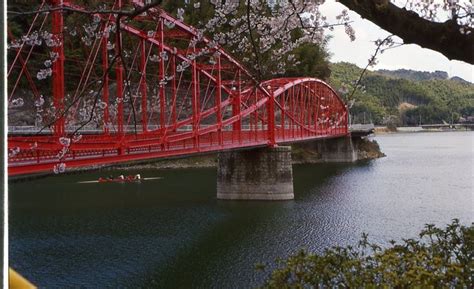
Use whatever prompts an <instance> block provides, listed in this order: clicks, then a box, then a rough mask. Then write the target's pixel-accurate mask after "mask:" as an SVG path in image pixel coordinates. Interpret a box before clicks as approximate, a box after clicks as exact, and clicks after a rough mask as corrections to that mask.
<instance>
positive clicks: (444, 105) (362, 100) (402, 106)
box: [330, 63, 474, 125]
mask: <svg viewBox="0 0 474 289" xmlns="http://www.w3.org/2000/svg"><path fill="white" fill-rule="evenodd" d="M330 68H331V79H330V83H331V84H332V85H333V87H335V88H336V89H340V88H341V87H346V91H348V93H347V94H350V93H351V89H352V86H353V83H354V82H355V81H356V80H357V79H358V78H359V76H360V74H361V72H362V69H361V68H359V67H357V66H355V65H353V64H350V63H336V64H332V65H331V66H330ZM396 77H400V78H396ZM445 78H446V77H445V74H444V73H442V72H440V71H437V72H433V73H428V72H419V73H418V72H417V71H411V70H406V71H405V70H397V71H392V72H389V71H367V73H366V75H365V77H364V78H363V79H362V81H361V85H362V87H363V88H364V89H358V90H357V91H356V92H355V94H354V98H355V100H356V102H355V104H354V106H353V107H352V109H351V113H352V115H353V116H354V117H353V118H355V122H360V121H362V118H363V115H365V116H366V118H370V119H371V120H372V121H373V122H375V123H376V124H383V123H384V119H386V118H388V117H392V116H397V117H398V121H397V122H398V123H400V124H404V125H416V124H419V123H420V120H421V123H423V124H426V123H442V122H443V121H446V122H451V120H453V121H454V122H456V121H457V119H458V118H459V117H460V116H463V117H466V116H469V115H472V114H473V112H474V85H473V84H471V83H469V82H466V81H459V80H449V79H445ZM418 79H426V80H418ZM343 97H344V95H343Z"/></svg>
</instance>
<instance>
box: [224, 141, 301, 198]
mask: <svg viewBox="0 0 474 289" xmlns="http://www.w3.org/2000/svg"><path fill="white" fill-rule="evenodd" d="M217 198H218V199H223V200H224V199H225V200H291V199H294V194H293V169H292V164H291V147H290V146H280V147H265V148H256V149H252V150H244V151H229V152H222V153H219V155H218V165H217Z"/></svg>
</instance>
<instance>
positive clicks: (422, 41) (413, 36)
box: [339, 0, 474, 64]
mask: <svg viewBox="0 0 474 289" xmlns="http://www.w3.org/2000/svg"><path fill="white" fill-rule="evenodd" d="M339 2H340V3H342V4H344V5H345V6H347V7H348V8H349V9H351V10H353V11H355V12H357V13H358V14H360V16H362V17H363V18H367V19H368V20H369V21H371V22H373V23H374V24H376V25H378V26H379V27H380V28H382V29H385V30H387V31H388V32H390V33H392V34H395V35H397V36H398V37H400V38H402V39H403V41H404V42H405V44H418V45H420V46H421V47H424V48H428V49H432V50H435V51H438V52H440V53H442V54H443V55H444V56H446V57H447V58H448V59H456V60H461V61H465V62H467V63H470V64H474V29H472V28H466V27H464V28H465V29H466V30H467V31H470V33H469V34H467V33H462V32H461V28H462V27H463V26H460V25H459V24H457V23H456V21H455V20H452V19H451V20H448V21H446V22H442V23H439V22H432V21H429V20H427V19H424V18H422V17H420V16H419V15H418V14H417V13H415V12H413V11H410V10H407V9H405V8H400V7H397V6H396V5H394V4H392V3H390V1H389V0H339Z"/></svg>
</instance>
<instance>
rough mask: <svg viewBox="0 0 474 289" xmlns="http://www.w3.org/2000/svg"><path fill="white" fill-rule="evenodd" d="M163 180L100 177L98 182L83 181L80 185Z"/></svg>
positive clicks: (153, 178)
mask: <svg viewBox="0 0 474 289" xmlns="http://www.w3.org/2000/svg"><path fill="white" fill-rule="evenodd" d="M159 179H162V177H151V178H141V179H132V180H130V179H126V178H123V179H121V178H114V179H109V178H102V177H100V178H99V179H98V180H94V181H82V182H78V183H80V184H92V183H140V182H141V181H151V180H159Z"/></svg>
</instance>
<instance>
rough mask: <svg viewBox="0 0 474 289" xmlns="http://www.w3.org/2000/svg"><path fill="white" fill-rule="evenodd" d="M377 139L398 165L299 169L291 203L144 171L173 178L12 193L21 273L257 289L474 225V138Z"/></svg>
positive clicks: (66, 179)
mask: <svg viewBox="0 0 474 289" xmlns="http://www.w3.org/2000/svg"><path fill="white" fill-rule="evenodd" d="M376 139H377V141H378V142H379V144H380V146H381V148H382V150H383V151H384V152H385V153H386V154H387V157H385V158H382V159H378V160H375V161H371V162H364V163H358V164H354V165H327V164H324V165H322V164H321V165H302V166H295V167H294V178H295V200H294V201H287V202H232V201H218V200H216V199H215V194H216V191H215V175H216V172H215V170H214V169H191V170H163V171H151V170H149V171H140V172H139V173H141V174H142V176H144V177H152V176H161V177H163V179H161V180H153V181H147V182H143V183H141V184H78V183H77V182H79V181H85V180H94V179H97V178H98V176H99V173H98V172H93V173H85V174H78V175H61V176H52V177H48V178H44V179H40V180H35V181H30V182H24V183H15V184H11V185H10V202H11V203H10V266H12V267H13V268H15V269H17V270H18V271H19V272H21V273H22V274H23V275H25V276H26V277H27V278H28V279H30V280H31V281H32V282H33V283H35V284H37V285H39V286H40V287H45V288H70V287H74V288H77V287H80V288H252V287H255V286H258V285H259V284H261V283H262V280H263V279H264V278H265V276H266V275H265V273H261V272H257V271H256V270H255V269H254V265H255V264H256V263H258V262H270V261H273V260H275V259H276V258H277V257H282V256H283V257H284V256H287V255H288V254H291V253H293V252H295V251H296V250H297V249H299V248H307V249H310V250H313V251H317V252H320V251H322V250H323V249H324V248H327V247H329V246H333V245H347V244H355V243H356V242H357V241H358V240H359V238H360V235H361V234H362V233H363V232H366V233H369V238H370V239H371V240H372V241H376V242H379V243H381V244H387V243H388V241H389V240H391V239H396V240H400V239H401V238H408V237H415V236H416V235H417V233H418V232H419V230H420V229H422V228H423V225H424V224H425V223H436V224H438V225H444V224H446V223H449V222H450V221H451V219H452V218H460V219H461V221H462V222H463V223H468V222H472V221H474V213H473V211H474V203H473V201H474V200H473V191H474V184H473V166H474V152H473V150H474V146H473V142H474V132H446V133H417V134H395V135H384V136H377V137H376ZM118 173H119V172H114V174H118ZM130 173H137V172H130Z"/></svg>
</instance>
